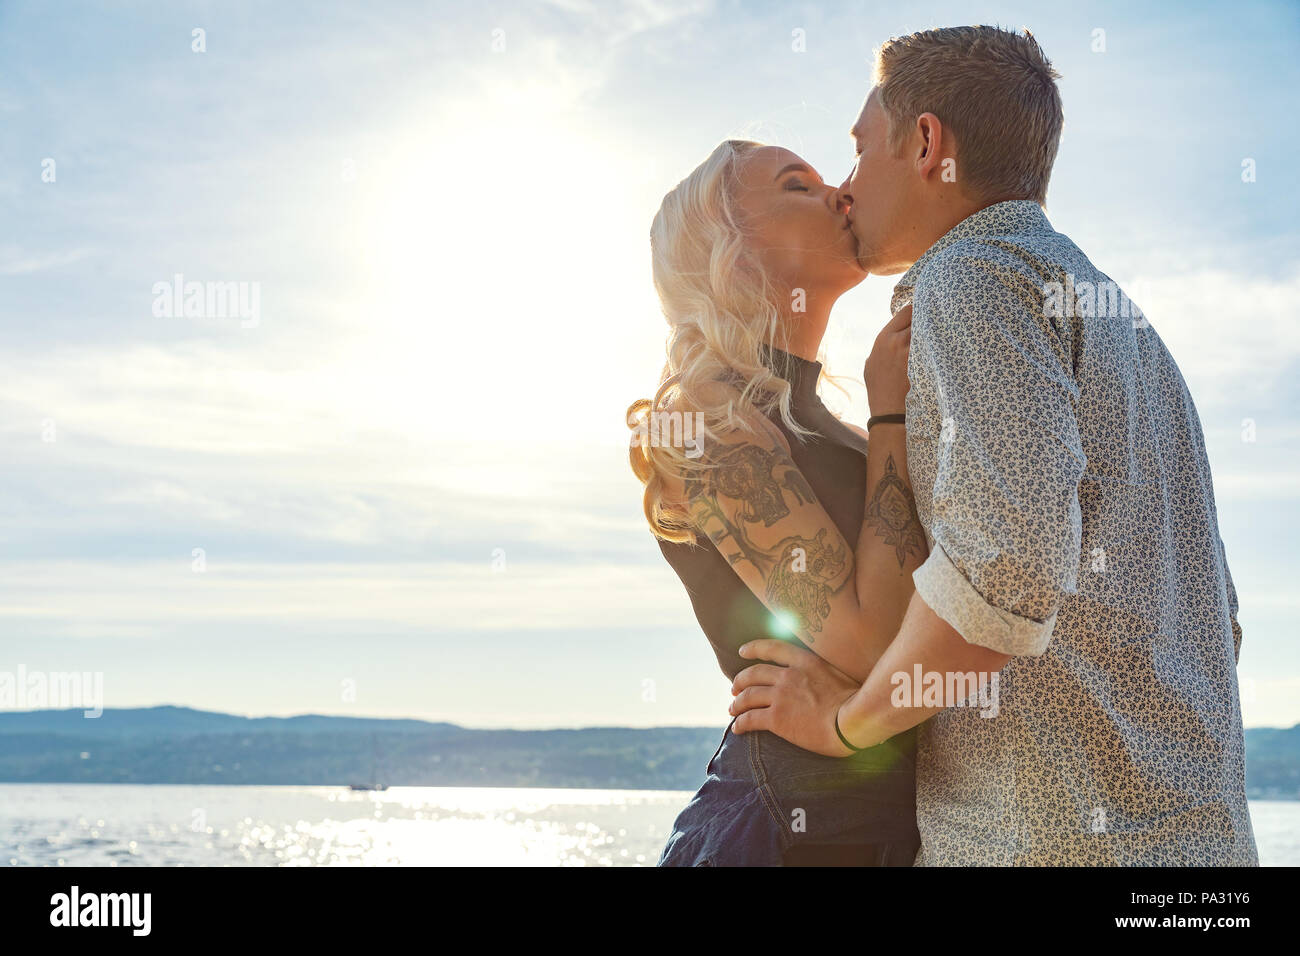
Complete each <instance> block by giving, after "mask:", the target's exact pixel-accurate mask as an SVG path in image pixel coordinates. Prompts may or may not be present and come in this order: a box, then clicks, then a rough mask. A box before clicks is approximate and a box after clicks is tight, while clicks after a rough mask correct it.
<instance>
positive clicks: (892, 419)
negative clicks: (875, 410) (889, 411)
mask: <svg viewBox="0 0 1300 956" xmlns="http://www.w3.org/2000/svg"><path fill="white" fill-rule="evenodd" d="M881 422H885V423H890V424H895V425H903V424H906V422H907V416H906V415H904V414H903V413H902V412H899V413H898V414H896V415H872V416H871V417H870V418H868V419H867V431H871V426H872V425H878V424H880V423H881Z"/></svg>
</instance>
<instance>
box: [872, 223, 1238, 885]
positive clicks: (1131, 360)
mask: <svg viewBox="0 0 1300 956" xmlns="http://www.w3.org/2000/svg"><path fill="white" fill-rule="evenodd" d="M908 302H911V303H912V304H913V315H912V344H911V354H910V358H909V361H908V374H909V377H910V379H911V390H910V391H909V392H908V395H907V402H906V411H907V450H908V468H909V470H910V473H911V479H912V484H913V488H914V491H915V494H916V505H917V512H918V514H919V516H920V518H921V522H922V524H923V525H924V526H925V529H926V536H927V538H928V539H929V542H930V556H929V558H928V559H927V560H926V562H925V563H924V564H923V565H922V566H921V567H920V568H918V569H917V570H916V572H915V574H914V575H913V580H914V581H915V584H916V590H917V593H918V594H920V596H921V598H922V599H923V600H924V601H925V602H926V604H928V605H929V606H930V607H931V608H933V609H934V611H935V612H936V613H937V614H938V615H939V616H940V617H942V618H943V619H944V620H945V621H947V622H948V623H950V624H951V625H952V626H953V627H954V628H956V629H957V631H958V632H960V633H961V635H962V637H964V638H965V639H966V640H967V641H969V642H971V643H973V644H979V645H982V646H984V647H989V648H992V649H994V650H997V651H1000V652H1002V653H1004V654H1010V655H1014V656H1013V657H1012V659H1011V661H1010V662H1009V663H1008V665H1007V667H1006V668H1005V669H1004V671H1003V672H1002V674H1001V675H1000V677H998V685H997V695H996V699H995V704H996V706H995V707H993V708H992V710H993V711H995V713H994V714H993V715H991V716H984V714H988V713H989V712H990V708H988V707H983V706H980V705H979V704H976V703H975V701H974V698H973V697H967V698H966V700H965V701H964V702H959V703H958V705H957V706H952V700H951V699H945V701H944V702H945V703H946V704H949V706H948V708H947V709H946V710H944V711H942V712H940V713H938V714H937V715H935V716H934V717H933V718H932V719H931V720H930V721H928V722H927V723H926V724H925V725H923V727H922V733H921V735H920V738H919V741H918V754H917V817H918V825H919V828H920V831H921V839H922V847H921V851H920V853H919V854H918V855H917V860H916V862H917V864H918V865H963V864H992V865H1054V864H1070V865H1085V866H1087V865H1094V866H1095V865H1234V864H1236V865H1257V864H1258V857H1257V854H1256V849H1255V839H1254V834H1253V832H1252V830H1251V823H1250V815H1249V811H1248V809H1247V805H1246V795H1245V757H1244V750H1245V748H1244V741H1243V734H1242V725H1241V704H1240V700H1239V697H1238V690H1237V675H1236V660H1237V657H1238V655H1239V654H1240V649H1241V628H1240V626H1239V625H1238V624H1237V619H1236V618H1237V595H1236V591H1235V589H1234V587H1233V583H1232V576H1231V574H1230V573H1229V571H1228V566H1227V560H1226V557H1225V554H1224V549H1223V543H1222V541H1221V539H1220V537H1219V529H1218V517H1217V514H1216V511H1215V505H1214V490H1213V486H1212V484H1211V479H1210V469H1209V464H1208V462H1207V459H1206V453H1205V439H1204V436H1203V434H1202V431H1201V424H1200V419H1199V417H1198V416H1197V413H1196V408H1195V406H1194V405H1193V403H1192V397H1191V395H1190V394H1189V392H1188V390H1187V385H1186V383H1185V382H1184V381H1183V377H1182V374H1181V373H1180V372H1179V370H1178V366H1177V365H1175V364H1174V360H1173V358H1172V356H1171V355H1170V354H1169V351H1168V350H1167V349H1166V348H1165V345H1164V343H1163V342H1162V341H1161V339H1160V337H1159V336H1158V335H1157V334H1156V332H1155V330H1154V329H1153V328H1152V327H1151V325H1150V323H1149V322H1148V321H1147V320H1146V318H1145V316H1143V315H1142V313H1141V312H1140V311H1138V310H1137V309H1136V307H1135V306H1134V305H1133V304H1132V302H1131V301H1130V300H1129V299H1128V298H1127V296H1124V295H1123V293H1122V292H1120V291H1119V290H1118V287H1117V286H1116V285H1115V284H1114V283H1113V282H1112V281H1111V280H1110V279H1108V278H1107V277H1106V276H1105V275H1104V274H1103V273H1101V272H1100V271H1098V269H1097V268H1096V267H1095V266H1094V265H1093V264H1092V263H1091V262H1090V261H1089V260H1088V258H1087V257H1086V256H1085V255H1084V254H1083V253H1082V252H1081V251H1080V250H1079V248H1078V247H1077V246H1075V245H1074V243H1072V242H1071V241H1070V240H1069V239H1068V238H1066V237H1065V236H1064V235H1062V234H1060V233H1059V232H1056V231H1055V230H1054V229H1053V228H1052V226H1051V224H1050V223H1049V222H1048V220H1047V217H1046V216H1045V215H1044V214H1043V211H1042V209H1041V208H1040V207H1039V206H1038V204H1037V203H1035V202H1032V201H1028V200H1015V201H1010V202H1001V203H997V204H995V205H992V206H989V207H987V208H985V209H982V210H980V211H979V212H977V213H975V214H974V215H972V216H970V217H968V218H967V219H965V220H963V221H962V222H960V223H959V224H958V225H957V226H956V227H955V228H953V229H952V230H951V231H950V232H948V233H947V234H946V235H944V236H943V238H941V239H940V240H939V241H938V242H936V243H935V244H934V245H933V246H931V247H930V249H929V250H928V251H927V252H926V253H925V255H924V256H923V257H922V258H921V259H920V260H918V261H917V262H916V264H915V265H914V266H913V267H912V268H911V269H909V270H908V271H907V273H906V274H905V275H904V276H903V277H902V279H901V281H900V282H899V283H898V285H897V286H896V287H895V290H894V299H893V308H894V311H895V312H897V310H898V309H900V308H902V307H903V306H905V305H906V304H908ZM918 676H919V675H918ZM946 680H949V681H950V680H951V678H946ZM961 686H962V685H960V684H958V685H957V688H961ZM966 686H967V688H969V686H970V685H966Z"/></svg>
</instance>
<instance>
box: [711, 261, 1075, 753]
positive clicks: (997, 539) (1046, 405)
mask: <svg viewBox="0 0 1300 956" xmlns="http://www.w3.org/2000/svg"><path fill="white" fill-rule="evenodd" d="M1021 265H1022V266H1023V264H1021ZM915 301H916V309H915V316H914V320H913V335H912V350H913V357H914V359H916V360H918V362H917V364H919V366H920V367H923V368H929V369H932V370H933V372H934V376H935V385H936V390H937V397H938V399H939V405H940V413H941V416H942V417H943V431H942V433H941V435H940V438H939V442H938V445H939V447H938V448H937V450H936V459H937V468H936V476H935V483H934V488H933V492H932V497H931V508H930V519H931V520H930V528H929V530H930V534H931V537H933V539H934V546H933V548H932V549H931V551H930V556H929V558H928V559H927V560H926V561H925V563H924V564H922V565H921V567H920V568H918V569H917V570H916V572H915V573H914V574H913V576H912V578H913V581H914V583H915V585H916V595H915V596H914V597H913V599H912V602H911V605H910V606H909V609H908V613H907V616H906V618H905V620H904V623H903V627H902V630H901V632H900V635H899V637H898V638H897V639H896V640H895V641H893V642H892V644H891V646H890V647H889V648H888V649H887V650H886V652H885V653H884V654H883V655H882V656H881V659H880V661H878V662H877V664H876V667H875V668H874V669H873V670H872V673H871V675H870V676H869V678H868V680H867V682H866V684H865V686H864V687H862V688H860V689H857V691H856V693H854V690H855V689H854V688H853V687H851V686H847V687H846V685H845V684H844V683H843V681H838V682H837V681H834V680H831V679H830V678H829V677H827V676H826V675H825V674H824V673H821V672H819V671H818V669H817V668H816V666H812V665H810V662H808V661H807V660H806V659H805V658H804V657H803V656H801V655H797V654H785V655H783V659H781V660H777V661H776V663H777V664H781V665H784V666H783V667H778V668H763V669H760V668H759V667H751V668H748V669H746V670H745V671H744V672H742V673H741V674H740V675H739V676H738V677H737V679H736V681H735V683H734V684H733V693H736V694H737V697H736V700H735V701H733V705H732V712H733V713H743V714H744V718H745V719H744V720H743V721H737V723H736V730H737V731H743V730H755V729H764V730H772V731H774V732H775V733H777V734H779V735H780V736H782V737H785V739H787V740H790V741H791V742H793V743H796V744H798V745H800V746H803V747H805V748H808V749H816V750H818V751H819V752H821V753H826V754H829V755H839V756H843V755H845V754H846V753H847V752H848V750H847V748H846V747H845V746H844V745H843V744H842V743H840V741H839V739H838V738H837V737H836V735H835V732H834V715H835V713H836V711H837V710H839V705H840V704H844V705H845V706H844V708H843V717H844V719H843V721H842V722H841V728H840V729H841V731H843V732H844V733H845V735H846V737H847V738H848V739H849V741H850V742H851V743H853V744H854V745H855V746H859V747H862V746H870V745H873V744H876V743H879V742H881V741H883V740H885V739H887V738H888V737H889V736H890V735H891V734H892V733H897V732H899V731H900V730H905V729H907V728H908V727H911V726H914V725H915V724H918V723H920V722H922V721H923V720H925V719H926V718H927V717H929V716H931V715H932V714H934V713H936V712H937V710H936V709H935V708H929V709H919V708H918V709H913V708H908V709H907V710H905V711H900V709H899V708H895V707H894V706H893V705H892V703H891V700H890V696H891V695H890V691H891V679H892V677H893V675H894V674H896V673H900V672H901V673H905V674H908V675H909V676H910V675H911V674H912V673H913V672H914V668H915V666H916V665H918V664H919V665H920V666H921V668H922V670H923V671H933V672H938V673H939V674H941V675H944V676H945V678H946V675H947V674H950V673H953V672H955V671H961V672H962V673H969V672H970V671H972V670H974V671H976V672H993V671H997V670H1000V669H1001V668H1002V667H1003V666H1004V665H1005V664H1006V662H1007V661H1008V660H1009V659H1010V658H1011V657H1012V656H1016V655H1039V654H1042V653H1044V652H1045V651H1046V650H1047V647H1048V644H1049V643H1050V641H1051V637H1052V631H1053V629H1054V627H1055V624H1056V616H1057V612H1058V610H1059V608H1060V606H1061V603H1062V601H1063V600H1064V598H1065V597H1066V596H1067V595H1069V594H1071V593H1074V591H1075V588H1076V579H1077V573H1078V568H1079V559H1080V546H1081V537H1082V516H1081V512H1080V507H1079V497H1078V487H1079V481H1080V479H1081V477H1082V475H1083V471H1084V467H1085V465H1086V463H1087V460H1086V457H1085V454H1084V451H1083V448H1082V441H1081V437H1080V435H1079V429H1078V422H1077V420H1076V418H1075V411H1074V408H1075V402H1076V401H1077V400H1078V397H1079V390H1078V386H1077V385H1076V383H1075V382H1074V378H1073V374H1072V373H1073V362H1072V357H1071V355H1070V349H1069V344H1068V330H1062V329H1058V328H1057V327H1056V326H1054V325H1053V323H1052V321H1051V318H1050V317H1049V316H1048V315H1047V313H1046V310H1045V309H1044V305H1043V301H1044V300H1043V293H1042V291H1041V277H1040V276H1038V275H1037V274H1035V273H1033V272H1032V271H1030V270H1029V269H1028V267H1023V268H1020V267H1018V266H1017V265H1016V264H1014V263H1009V262H1005V261H999V260H994V259H992V258H989V254H978V253H977V254H974V255H952V256H950V257H948V259H947V260H945V261H943V262H942V263H936V264H935V265H934V266H932V267H931V268H930V270H927V272H926V274H925V276H923V279H922V282H921V283H920V284H918V287H917V290H916V299H915ZM918 350H919V351H918ZM915 387H916V383H915V382H913V388H915ZM767 644H768V642H766V641H758V642H755V643H754V644H751V645H746V648H742V649H741V654H742V656H746V657H759V658H767V657H768V648H767ZM768 659H771V658H768ZM946 683H947V681H946V680H945V684H946ZM835 698H838V699H835ZM850 698H851V700H850ZM855 734H856V735H857V736H855Z"/></svg>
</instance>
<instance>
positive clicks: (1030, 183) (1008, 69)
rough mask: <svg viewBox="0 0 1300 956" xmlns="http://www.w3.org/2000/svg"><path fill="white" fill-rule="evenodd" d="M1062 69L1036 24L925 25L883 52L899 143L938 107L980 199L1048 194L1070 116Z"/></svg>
mask: <svg viewBox="0 0 1300 956" xmlns="http://www.w3.org/2000/svg"><path fill="white" fill-rule="evenodd" d="M1059 78H1060V74H1059V73H1057V72H1056V71H1055V70H1054V69H1052V64H1051V63H1050V62H1048V59H1047V57H1046V56H1045V55H1044V54H1043V51H1042V48H1041V47H1039V45H1038V41H1037V40H1035V39H1034V38H1033V36H1032V35H1031V34H1030V32H1029V31H1028V30H1026V31H1025V32H1024V34H1023V35H1021V34H1019V33H1015V32H1013V31H1011V30H1003V29H1001V28H1000V27H990V26H978V27H944V28H942V29H938V30H923V31H921V32H920V33H913V34H911V35H910V36H905V37H897V38H895V39H892V40H890V41H889V42H887V43H886V44H884V46H882V47H881V48H880V50H879V52H878V53H877V55H876V77H875V83H876V88H877V96H878V97H879V100H880V105H881V107H883V108H884V111H885V115H886V116H888V117H889V142H890V146H891V148H892V149H894V150H895V151H897V150H898V149H899V148H901V146H902V144H903V141H904V139H905V138H906V137H907V135H908V134H909V133H910V132H911V131H912V129H913V128H914V125H913V124H914V123H915V122H916V118H917V117H918V116H920V115H921V114H922V113H933V114H934V115H935V116H937V117H939V122H941V123H942V124H943V126H944V128H945V129H946V130H949V131H951V132H952V133H953V134H954V136H955V137H956V140H957V169H956V175H957V182H958V183H959V184H961V185H962V187H963V188H964V189H965V191H966V193H967V194H968V195H970V196H971V197H972V198H979V199H992V200H1003V199H1034V200H1037V201H1038V202H1039V203H1040V204H1042V203H1046V201H1047V181H1048V180H1049V179H1050V178H1051V175H1052V163H1053V162H1055V160H1056V149H1057V146H1058V145H1059V144H1060V141H1061V125H1062V123H1063V121H1064V118H1063V114H1062V111H1061V94H1060V91H1059V90H1057V88H1056V80H1058V79H1059Z"/></svg>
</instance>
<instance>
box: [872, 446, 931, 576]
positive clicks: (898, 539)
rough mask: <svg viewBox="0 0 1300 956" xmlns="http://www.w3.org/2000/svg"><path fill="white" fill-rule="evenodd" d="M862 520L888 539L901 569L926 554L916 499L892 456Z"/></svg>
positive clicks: (886, 540)
mask: <svg viewBox="0 0 1300 956" xmlns="http://www.w3.org/2000/svg"><path fill="white" fill-rule="evenodd" d="M863 520H865V521H866V523H867V524H868V525H869V526H870V527H871V528H872V529H873V530H874V531H875V532H876V534H878V535H880V536H882V537H883V538H884V539H885V544H889V545H893V547H894V554H895V555H896V556H897V557H898V566H899V567H900V568H901V567H903V566H904V565H905V564H906V563H907V558H908V555H911V554H917V555H920V554H924V553H925V548H926V541H925V529H924V528H923V527H922V526H921V518H920V516H919V515H918V514H917V513H916V498H915V497H913V495H912V490H911V489H910V488H908V487H907V484H906V483H905V482H904V481H903V479H902V478H901V477H900V476H899V474H898V469H897V468H896V467H894V456H893V455H890V456H889V457H888V458H887V459H886V460H885V473H884V475H882V476H881V478H880V481H879V482H877V483H876V491H875V494H873V495H872V496H871V500H870V501H869V502H867V511H866V515H865V517H864V519H863Z"/></svg>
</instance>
